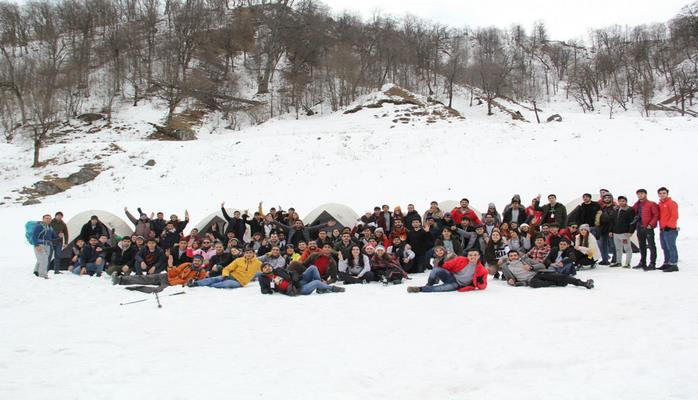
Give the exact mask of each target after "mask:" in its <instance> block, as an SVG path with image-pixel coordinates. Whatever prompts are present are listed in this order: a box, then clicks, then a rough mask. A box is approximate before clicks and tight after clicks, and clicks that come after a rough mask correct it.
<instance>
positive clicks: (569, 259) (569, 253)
mask: <svg viewBox="0 0 698 400" xmlns="http://www.w3.org/2000/svg"><path fill="white" fill-rule="evenodd" d="M559 252H560V250H559V249H552V250H551V251H550V253H548V257H546V258H545V261H543V263H544V264H545V265H546V266H549V265H550V264H554V263H555V260H556V259H557V254H558V253H559ZM574 262H575V255H574V248H573V247H572V246H570V247H568V248H567V249H566V250H565V251H563V252H562V264H563V265H565V264H568V263H572V264H574Z"/></svg>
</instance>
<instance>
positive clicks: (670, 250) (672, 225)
mask: <svg viewBox="0 0 698 400" xmlns="http://www.w3.org/2000/svg"><path fill="white" fill-rule="evenodd" d="M657 194H658V195H659V241H660V243H661V245H662V253H664V264H662V266H661V267H660V268H659V269H661V270H663V271H664V272H678V271H679V267H678V263H679V251H678V249H677V248H676V238H677V237H678V235H679V226H678V220H679V205H678V204H677V203H676V202H675V201H674V200H672V199H671V197H669V189H667V188H665V187H660V188H659V190H657Z"/></svg>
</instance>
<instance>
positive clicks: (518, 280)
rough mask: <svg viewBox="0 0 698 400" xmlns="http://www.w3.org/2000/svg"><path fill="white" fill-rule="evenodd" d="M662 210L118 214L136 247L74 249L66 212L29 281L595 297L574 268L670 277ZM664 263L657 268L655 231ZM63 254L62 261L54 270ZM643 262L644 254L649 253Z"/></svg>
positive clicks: (97, 234) (93, 231) (590, 205)
mask: <svg viewBox="0 0 698 400" xmlns="http://www.w3.org/2000/svg"><path fill="white" fill-rule="evenodd" d="M657 193H658V196H659V202H658V203H655V202H653V201H651V200H649V199H648V198H647V191H646V190H644V189H639V190H637V192H636V196H637V200H636V201H635V202H634V204H633V205H632V206H631V205H629V203H628V199H627V197H625V196H618V197H617V198H614V196H613V195H612V194H611V193H610V192H609V191H608V190H605V189H602V190H601V191H600V192H599V198H598V199H597V200H593V199H592V195H591V194H588V193H587V194H584V195H583V201H582V203H581V204H580V205H579V206H577V207H575V208H574V209H573V210H571V211H570V212H569V213H568V210H567V209H566V208H565V206H564V205H563V204H561V203H558V202H557V197H556V196H555V195H554V194H550V195H549V196H548V197H547V200H548V202H547V204H544V205H541V196H540V195H538V196H537V197H535V198H533V199H532V200H531V202H530V204H529V205H527V206H524V204H522V202H521V197H520V196H519V195H514V196H513V197H512V199H511V201H510V202H509V204H507V205H506V206H505V207H504V209H503V211H502V212H501V213H500V212H499V211H498V210H497V208H496V206H495V204H493V203H490V204H489V207H488V209H487V211H486V212H484V213H482V214H480V215H478V214H477V213H476V212H475V211H474V210H473V209H472V208H470V207H469V201H468V199H466V198H464V199H462V200H461V201H460V204H459V206H457V207H455V208H453V209H452V210H450V211H444V210H441V209H440V207H439V204H438V203H437V202H432V203H431V205H430V208H429V209H428V210H426V211H425V212H424V213H423V214H421V215H420V214H419V213H418V212H417V211H416V210H415V208H414V205H412V204H410V205H408V207H407V212H405V213H403V212H402V209H401V208H400V207H399V206H398V207H394V208H393V209H392V210H391V209H390V207H389V206H387V205H383V206H382V207H375V208H374V210H373V212H368V213H366V214H365V215H363V216H362V217H361V218H360V219H359V220H358V221H356V223H355V224H354V226H351V227H348V226H347V227H344V226H340V225H339V224H338V223H337V222H336V221H334V220H329V221H327V222H325V223H320V224H317V225H312V226H309V225H305V224H304V223H303V221H301V220H300V218H299V217H298V214H297V213H296V212H295V210H294V209H293V208H289V209H288V210H286V211H283V210H281V207H279V209H276V208H271V209H270V210H268V212H264V210H263V208H262V206H263V203H261V202H260V203H259V205H258V210H257V211H256V212H254V213H253V214H252V215H250V214H249V212H248V211H245V212H243V213H241V212H239V211H235V212H234V213H233V215H232V216H231V215H229V213H228V212H227V210H226V209H225V203H222V204H221V212H222V215H223V217H224V219H225V221H226V222H225V223H224V224H215V223H214V224H211V225H210V226H209V227H207V229H206V231H205V232H199V231H198V230H197V229H192V230H191V231H189V232H188V234H186V235H185V232H184V230H185V228H186V226H187V224H188V222H189V214H188V212H185V218H184V220H180V219H179V218H178V217H177V216H176V215H172V216H171V217H170V219H169V220H165V218H164V214H163V213H161V212H160V213H157V215H153V214H151V215H150V216H149V215H147V214H146V213H145V212H143V211H142V210H141V209H138V217H137V218H136V217H135V216H134V215H132V214H131V213H130V212H129V210H128V209H127V208H124V212H125V214H126V216H127V217H128V219H129V220H130V221H131V222H132V223H133V224H134V234H133V235H132V236H125V237H118V236H116V235H115V233H114V232H113V231H111V230H110V229H108V228H107V226H106V225H105V224H104V223H103V222H101V221H100V220H99V218H98V217H97V216H92V218H91V219H90V221H88V222H87V223H86V224H85V225H84V226H83V227H82V229H81V232H80V235H79V236H78V237H77V239H76V240H74V242H72V243H69V242H68V238H69V235H68V230H67V226H66V224H65V223H64V222H63V215H62V213H60V212H58V213H56V214H55V216H54V217H53V218H52V217H51V216H50V215H45V216H44V217H43V219H42V221H41V223H38V224H36V225H35V227H34V230H33V232H32V235H31V240H30V241H31V243H32V244H33V245H34V250H35V254H36V258H37V262H36V265H35V269H34V274H35V275H37V276H39V277H42V278H48V270H49V268H50V266H53V269H54V273H56V274H59V273H61V272H60V271H61V269H63V268H66V269H68V270H69V271H71V272H73V273H75V274H79V275H93V276H101V275H102V274H104V273H106V274H108V275H109V276H110V277H111V279H112V283H114V284H122V285H138V286H137V288H140V289H143V290H144V291H145V290H147V288H148V287H152V286H155V289H154V290H161V289H162V288H164V287H165V286H168V285H187V286H191V287H203V286H207V287H213V288H220V289H235V288H240V287H243V286H246V285H248V284H250V282H254V281H257V282H259V287H260V290H261V292H262V293H264V294H272V293H283V294H287V295H307V294H311V293H313V292H318V293H328V292H342V291H344V287H343V286H339V285H338V283H339V282H342V283H343V285H350V284H366V283H370V282H381V283H383V284H385V285H388V284H400V283H402V282H403V280H404V279H410V274H413V273H421V272H424V271H426V270H430V272H429V277H428V280H427V282H426V285H424V286H410V287H408V288H407V289H408V292H412V293H416V292H445V291H456V290H458V291H463V292H464V291H472V290H483V289H485V288H486V287H487V280H488V277H489V276H491V277H492V278H491V279H502V280H503V281H506V282H507V283H508V284H509V285H511V286H530V287H534V288H536V287H544V286H566V285H575V286H582V287H586V288H589V289H591V288H593V287H594V282H593V280H591V279H589V280H586V281H582V280H580V279H577V278H575V275H576V273H577V271H578V270H580V269H582V268H595V267H596V265H607V266H609V267H625V268H631V267H632V268H635V269H642V270H644V271H651V270H655V269H657V270H663V271H664V272H676V271H678V270H679V268H678V252H677V249H676V239H677V235H678V225H677V221H678V205H677V204H676V202H675V201H673V200H672V199H671V198H670V197H669V190H668V189H666V188H665V187H662V188H659V190H658V191H657ZM657 227H658V228H659V231H660V232H659V239H660V243H661V248H662V250H663V255H664V262H663V264H662V265H661V266H659V267H657V265H656V263H657V248H656V245H655V229H657ZM634 233H637V241H638V247H639V249H637V250H638V251H639V253H640V261H639V263H638V264H636V265H635V266H631V261H632V257H633V252H634V251H635V250H636V249H634V248H633V244H632V241H631V236H632V235H633V234H634ZM67 246H70V247H71V249H70V250H71V251H70V257H66V258H64V259H61V257H60V255H61V254H63V253H64V249H66V247H67ZM648 253H649V254H648Z"/></svg>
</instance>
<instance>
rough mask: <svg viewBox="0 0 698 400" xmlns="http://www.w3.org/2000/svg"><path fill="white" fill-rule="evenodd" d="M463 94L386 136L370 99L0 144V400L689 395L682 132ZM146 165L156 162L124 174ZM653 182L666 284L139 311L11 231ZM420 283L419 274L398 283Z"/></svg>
mask: <svg viewBox="0 0 698 400" xmlns="http://www.w3.org/2000/svg"><path fill="white" fill-rule="evenodd" d="M465 103H466V102H465V100H462V99H461V101H460V102H457V108H459V110H460V111H462V113H463V114H464V115H465V116H466V119H465V120H457V119H453V120H439V121H437V122H436V123H433V124H424V123H420V122H418V121H415V122H413V123H414V125H412V122H410V123H407V124H402V123H397V124H395V123H393V122H392V117H383V115H384V114H388V115H389V116H392V115H394V114H395V113H396V112H398V113H403V112H404V111H405V110H404V109H402V108H401V107H403V106H393V105H385V106H384V107H383V108H380V109H366V110H362V111H361V112H358V113H354V114H347V115H344V114H341V113H335V114H332V115H326V116H319V117H314V118H303V119H301V120H299V121H294V120H285V119H279V120H273V121H270V122H268V123H265V124H263V125H260V126H257V127H252V128H248V129H245V130H242V131H240V132H225V131H220V130H217V131H216V133H206V132H208V131H206V129H205V127H204V129H202V132H203V133H200V139H199V140H196V141H192V142H154V141H145V140H143V139H142V138H143V137H144V136H145V135H144V132H143V131H142V130H138V129H136V130H135V131H133V132H132V131H120V132H118V133H117V132H112V133H110V134H107V135H102V134H94V135H86V134H80V133H75V136H74V137H73V139H74V142H73V143H72V144H70V145H66V144H54V145H51V146H50V147H49V148H47V149H46V150H45V152H44V157H45V158H52V157H64V158H65V159H66V161H68V162H67V163H65V164H62V165H51V166H49V167H47V168H46V169H44V170H31V169H30V168H28V165H30V164H31V152H30V151H29V150H28V149H27V148H26V147H24V146H23V145H22V144H21V143H20V144H12V145H9V144H3V145H2V146H0V155H2V157H0V170H2V171H3V174H2V177H1V178H0V188H2V192H3V193H5V195H4V196H3V197H9V199H7V198H6V199H5V200H4V201H5V204H3V205H1V206H0V220H2V221H4V222H5V226H6V229H3V230H2V233H0V235H2V236H1V237H0V239H1V240H2V243H3V251H2V252H0V262H1V263H2V265H4V266H5V269H6V272H5V273H4V274H3V278H2V279H3V285H2V289H0V331H2V332H3V333H4V335H1V336H0V376H2V377H3V378H2V379H0V397H2V398H5V399H44V398H48V397H51V398H56V399H120V398H125V397H130V398H134V399H145V398H153V397H154V398H166V399H204V398H224V397H225V398H230V397H236V398H242V399H247V398H267V399H276V398H282V397H283V398H286V399H307V398H311V399H313V398H330V399H356V398H364V399H383V398H405V399H413V398H414V399H419V398H445V399H463V398H469V399H470V398H474V399H479V398H483V399H484V398H524V399H540V398H551V399H552V398H555V399H587V398H595V399H659V398H661V399H690V398H695V393H696V391H697V390H698V384H697V383H696V380H695V371H694V369H695V368H694V364H695V358H696V356H697V355H698V342H697V341H698V339H696V335H695V332H696V329H697V328H698V318H697V317H696V313H695V311H694V310H695V309H696V307H698V293H697V292H696V290H695V282H696V277H697V274H698V272H696V268H694V267H695V265H698V257H697V256H696V255H695V254H694V253H693V252H691V251H690V250H691V249H692V248H694V247H695V245H696V244H697V243H696V241H697V237H696V234H695V233H694V229H693V227H694V226H695V222H696V202H695V199H696V196H697V195H698V189H696V187H695V184H694V183H695V181H696V178H698V176H696V175H697V174H696V169H695V168H694V167H693V158H692V157H693V152H694V148H695V144H696V138H695V131H696V120H695V119H691V118H679V117H673V118H668V117H664V116H661V115H659V114H658V115H656V116H653V117H652V118H648V119H643V118H640V117H639V115H637V114H632V113H626V114H623V115H619V116H617V117H616V118H615V119H614V120H608V117H607V115H584V114H579V113H576V114H575V113H573V112H570V113H567V114H564V115H563V118H564V120H563V122H562V123H554V124H541V125H537V124H526V123H520V122H519V123H514V122H511V121H510V119H508V118H505V117H504V116H501V115H498V116H495V117H486V116H484V115H483V114H484V112H482V108H480V109H478V110H470V109H468V108H463V107H465V106H463V104H465ZM458 104H461V106H459V105H458ZM148 107H149V108H148V110H149V111H148V112H147V113H145V112H144V114H143V115H145V116H144V117H142V118H141V116H140V114H139V111H138V110H132V109H124V110H123V111H122V113H124V114H128V115H129V116H130V118H131V120H130V123H132V124H140V125H139V126H145V122H152V121H151V120H153V119H154V118H155V117H156V116H157V112H154V111H156V110H157V106H148ZM482 107H484V106H482ZM160 112H161V113H164V110H163V109H162V108H160ZM160 115H163V114H160ZM146 119H148V121H145V120H146ZM143 129H145V128H143ZM111 143H115V144H116V145H118V146H119V147H120V148H121V149H123V151H120V152H116V153H113V154H106V153H105V155H104V156H103V157H100V158H101V159H100V160H99V161H100V162H102V163H103V165H104V167H105V168H107V169H106V171H105V172H103V173H102V174H101V175H100V176H98V177H97V178H96V179H95V180H94V181H92V182H90V183H88V184H86V185H83V186H78V187H74V188H72V189H70V190H68V191H67V192H65V193H62V194H59V195H55V196H51V197H48V198H45V199H43V200H42V203H41V204H38V205H32V206H24V207H22V206H19V205H18V204H16V203H15V202H14V199H16V198H18V195H17V194H16V193H14V192H12V191H13V190H17V189H20V188H21V187H23V186H28V185H30V184H32V183H33V182H35V181H36V180H38V179H41V177H42V176H43V175H46V174H51V173H55V174H58V175H60V176H64V175H67V174H69V173H71V172H75V170H77V168H78V166H79V165H81V164H82V163H85V162H88V161H89V160H91V159H93V158H94V155H95V154H101V153H100V152H103V150H104V149H105V148H108V146H109V145H110V144H111ZM149 159H153V160H155V161H156V164H155V166H153V167H146V166H144V163H145V162H146V161H147V160H149ZM660 185H666V186H668V187H669V188H670V189H671V193H672V196H673V197H674V199H675V200H677V202H678V203H679V205H680V212H681V219H680V220H679V223H680V225H681V227H682V228H683V230H682V231H681V233H680V236H679V252H680V258H681V259H680V266H681V272H680V273H677V274H664V273H661V272H647V273H644V272H638V271H628V270H609V269H607V268H603V267H602V268H599V269H597V270H594V271H589V272H583V273H581V274H580V275H581V278H582V279H586V278H590V277H591V278H593V279H594V280H595V281H596V283H597V288H595V289H594V290H591V291H589V290H586V289H580V288H550V289H538V290H534V289H529V288H510V287H507V286H506V285H505V284H504V283H503V282H500V281H496V282H494V281H492V282H490V285H489V287H488V289H487V290H486V291H484V292H480V293H465V294H464V293H449V294H433V295H428V294H418V295H409V294H407V293H405V286H406V285H400V286H391V287H382V286H380V285H377V284H374V285H367V286H351V287H347V292H346V293H344V294H328V295H322V296H320V295H312V296H308V297H302V298H287V297H285V296H281V295H274V296H261V295H260V294H259V288H258V286H257V284H255V283H252V284H251V285H249V286H248V287H245V288H243V289H239V290H235V291H221V290H214V289H208V288H196V289H191V290H189V289H187V294H186V295H183V296H174V297H163V298H162V303H163V308H162V309H158V308H156V307H155V304H154V302H153V301H152V300H149V301H148V302H143V303H138V304H134V305H130V306H119V303H120V302H125V301H129V300H136V299H140V298H143V297H147V296H143V295H140V294H134V293H130V292H127V291H125V290H123V289H122V288H118V287H112V286H111V285H110V284H109V282H108V281H107V280H106V279H104V278H103V279H98V278H88V277H77V276H72V275H70V276H69V275H60V276H57V277H54V276H53V275H51V279H50V280H47V281H45V280H39V279H36V278H34V276H33V275H31V268H32V266H33V254H32V251H31V248H30V247H29V246H28V245H26V244H25V243H24V239H23V237H22V234H21V232H22V231H23V225H24V222H26V221H27V220H29V219H37V218H38V217H40V215H41V214H44V213H53V212H55V211H57V210H59V209H60V210H62V211H63V212H64V213H65V214H66V217H68V218H70V216H71V215H75V214H76V213H78V212H80V211H82V210H85V209H88V208H101V209H105V210H109V211H112V212H114V213H116V214H121V210H122V209H123V207H124V206H125V205H127V206H129V207H130V208H131V209H135V208H136V207H137V206H141V207H143V208H144V209H145V210H147V211H151V210H153V211H160V210H162V211H164V212H165V213H178V214H179V215H180V216H181V215H182V214H183V212H184V208H188V209H189V211H190V213H191V216H192V226H193V224H195V223H196V222H198V220H199V219H201V218H203V217H204V216H206V215H208V214H209V213H210V212H212V211H215V210H216V209H217V208H218V207H219V204H220V202H221V201H223V200H225V201H226V202H227V204H228V205H229V206H230V207H235V208H241V209H245V208H250V209H253V208H254V207H255V206H256V204H257V202H258V201H259V200H264V201H265V208H268V207H271V206H277V205H279V204H281V205H283V206H284V207H289V206H294V207H295V208H296V209H297V210H298V211H299V213H300V214H301V216H303V215H305V214H306V213H307V212H309V211H310V210H312V209H313V208H314V207H315V206H316V205H319V204H322V203H325V202H340V203H345V204H348V205H350V206H352V207H353V208H354V209H355V210H356V211H357V212H358V213H362V212H364V211H367V210H369V209H370V208H372V207H373V206H374V205H377V204H383V203H386V202H387V204H390V205H391V207H393V206H395V205H398V204H400V205H401V206H402V207H403V209H404V208H405V206H406V204H407V203H408V202H412V203H414V204H415V205H416V207H417V209H418V211H423V210H424V209H425V208H426V206H427V205H428V202H429V201H431V200H439V201H440V200H457V199H460V198H461V197H463V196H467V197H469V198H470V200H471V204H473V206H475V207H476V208H478V209H485V208H486V207H487V203H489V202H490V201H494V202H495V203H497V205H498V206H499V207H500V208H502V207H503V205H504V204H505V203H506V202H507V201H508V199H509V198H510V197H511V195H512V194H514V193H519V194H521V195H522V197H523V198H524V199H527V198H530V197H532V196H535V194H537V193H542V194H543V195H544V196H545V195H546V194H548V193H550V192H554V193H557V195H558V198H559V199H560V201H562V202H563V203H564V202H566V201H567V200H571V199H574V198H577V197H579V195H580V194H581V193H583V192H592V193H595V192H597V191H598V189H599V188H600V187H607V188H609V189H611V190H612V192H613V193H614V194H615V195H619V194H626V195H629V197H630V196H631V195H632V194H633V193H634V191H635V189H637V188H638V187H646V188H647V189H648V190H649V191H650V193H653V192H654V190H655V189H656V188H657V187H659V186H660ZM651 197H655V196H653V195H652V196H651ZM636 260H637V257H636V259H635V261H636ZM660 261H661V251H660ZM425 281H426V276H419V275H417V276H415V277H414V280H413V281H412V282H410V284H423V283H424V282H425ZM179 290H180V289H179V288H169V289H168V290H167V291H166V292H165V293H172V292H176V291H179Z"/></svg>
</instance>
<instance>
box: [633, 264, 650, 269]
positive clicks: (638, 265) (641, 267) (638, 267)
mask: <svg viewBox="0 0 698 400" xmlns="http://www.w3.org/2000/svg"><path fill="white" fill-rule="evenodd" d="M646 266H647V265H645V264H642V263H640V264H637V265H636V266H634V267H633V269H643V268H645V267H646Z"/></svg>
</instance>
